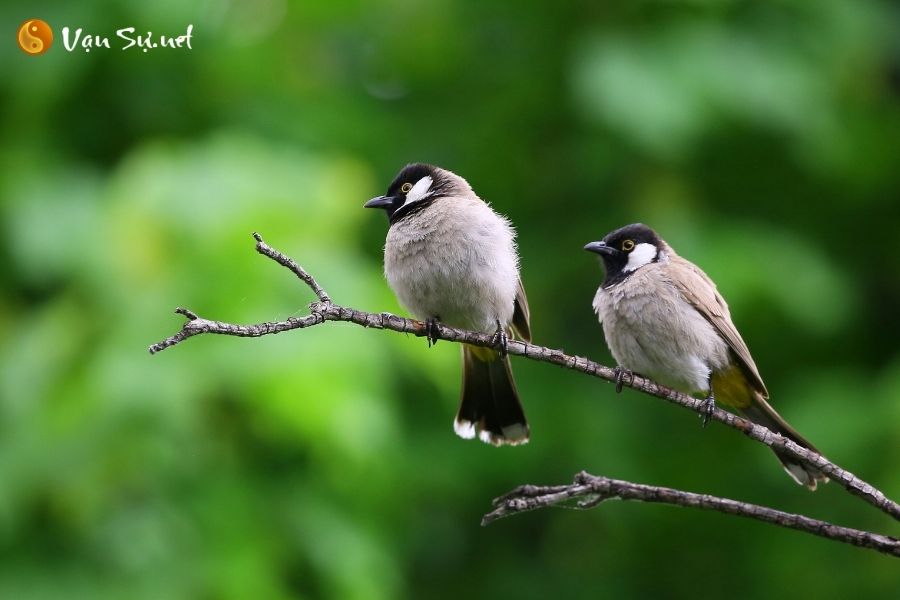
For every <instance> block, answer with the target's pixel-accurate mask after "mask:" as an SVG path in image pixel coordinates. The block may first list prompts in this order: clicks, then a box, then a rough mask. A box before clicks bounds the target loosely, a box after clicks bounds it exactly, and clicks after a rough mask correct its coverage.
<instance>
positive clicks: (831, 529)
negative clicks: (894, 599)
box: [481, 471, 900, 557]
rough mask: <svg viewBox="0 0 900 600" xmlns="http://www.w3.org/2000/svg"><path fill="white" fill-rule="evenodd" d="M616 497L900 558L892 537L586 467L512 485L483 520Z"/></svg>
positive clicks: (485, 522)
mask: <svg viewBox="0 0 900 600" xmlns="http://www.w3.org/2000/svg"><path fill="white" fill-rule="evenodd" d="M613 499H617V500H637V501H640V502H655V503H658V504H671V505H674V506H686V507H689V508H699V509H701V510H712V511H717V512H721V513H725V514H729V515H738V516H741V517H746V518H748V519H755V520H757V521H763V522H764V523H771V524H772V525H777V526H779V527H786V528H788V529H796V530H797V531H803V532H806V533H809V534H812V535H817V536H819V537H823V538H826V539H829V540H834V541H836V542H842V543H845V544H851V545H853V546H859V547H861V548H868V549H870V550H875V551H877V552H881V553H883V554H888V555H890V556H898V557H900V540H898V539H897V538H894V537H891V536H886V535H880V534H877V533H871V532H868V531H862V530H859V529H851V528H849V527H841V526H839V525H834V524H832V523H828V522H827V521H820V520H818V519H811V518H809V517H805V516H803V515H798V514H794V513H788V512H784V511H780V510H775V509H774V508H769V507H767V506H760V505H758V504H750V503H747V502H740V501H738V500H731V499H728V498H720V497H718V496H709V495H707V494H695V493H693V492H684V491H681V490H676V489H672V488H667V487H659V486H655V485H644V484H640V483H632V482H630V481H622V480H619V479H610V478H608V477H603V476H597V475H591V474H589V473H585V472H583V471H582V472H581V473H579V474H577V475H576V476H575V481H574V483H572V484H571V485H554V486H534V485H523V486H521V487H518V488H516V489H514V490H513V491H511V492H510V493H508V494H506V495H505V496H501V497H500V498H497V499H495V500H494V510H492V511H491V512H489V513H488V514H486V515H485V516H484V518H483V519H482V520H481V524H482V525H489V524H490V523H493V522H494V521H496V520H498V519H502V518H505V517H509V516H512V515H515V514H518V513H521V512H526V511H531V510H537V509H539V508H546V507H549V506H560V505H568V506H569V507H571V508H576V509H588V508H594V507H596V506H598V505H600V504H601V503H603V502H605V501H606V500H613ZM573 500H577V502H575V504H574V505H571V504H566V503H571V502H572V501H573Z"/></svg>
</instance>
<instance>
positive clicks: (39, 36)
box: [18, 19, 53, 56]
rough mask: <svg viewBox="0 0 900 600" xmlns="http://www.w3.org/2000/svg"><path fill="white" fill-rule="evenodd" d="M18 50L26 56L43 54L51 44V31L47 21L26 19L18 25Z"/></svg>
mask: <svg viewBox="0 0 900 600" xmlns="http://www.w3.org/2000/svg"><path fill="white" fill-rule="evenodd" d="M18 37H19V48H21V49H22V52H25V53H26V54H33V55H34V56H37V55H38V54H43V53H44V52H46V51H47V50H49V49H50V46H51V45H52V44H53V30H52V29H50V26H49V25H48V24H47V21H41V20H40V19H28V20H27V21H25V22H24V23H22V24H21V25H19V35H18Z"/></svg>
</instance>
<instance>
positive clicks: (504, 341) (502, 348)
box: [491, 321, 509, 358]
mask: <svg viewBox="0 0 900 600" xmlns="http://www.w3.org/2000/svg"><path fill="white" fill-rule="evenodd" d="M491 345H493V346H494V347H495V348H496V349H497V351H498V352H499V353H500V358H506V355H507V354H509V336H508V335H506V330H505V329H503V325H501V324H500V321H497V331H495V332H494V336H493V337H492V338H491Z"/></svg>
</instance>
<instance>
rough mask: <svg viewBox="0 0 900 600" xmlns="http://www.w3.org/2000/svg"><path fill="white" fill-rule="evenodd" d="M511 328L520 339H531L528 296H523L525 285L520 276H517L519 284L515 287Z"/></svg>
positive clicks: (527, 340)
mask: <svg viewBox="0 0 900 600" xmlns="http://www.w3.org/2000/svg"><path fill="white" fill-rule="evenodd" d="M512 329H513V333H515V334H516V336H517V337H518V338H519V339H520V340H523V341H525V342H530V341H531V311H530V310H529V309H528V298H526V297H525V287H524V286H523V285H522V278H521V277H519V284H518V286H517V287H516V300H515V310H514V312H513V319H512Z"/></svg>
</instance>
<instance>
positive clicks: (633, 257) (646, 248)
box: [623, 242, 656, 271]
mask: <svg viewBox="0 0 900 600" xmlns="http://www.w3.org/2000/svg"><path fill="white" fill-rule="evenodd" d="M654 258H656V246H654V245H653V244H647V243H646V242H645V243H643V244H638V245H637V246H635V247H634V250H632V251H631V253H630V254H629V255H628V264H626V265H625V268H624V269H623V271H634V270H635V269H639V268H641V267H643V266H644V265H646V264H649V263H651V262H653V259H654Z"/></svg>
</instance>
